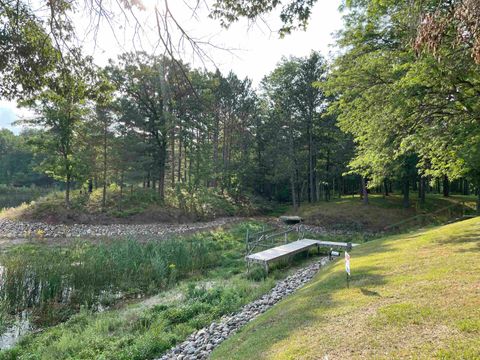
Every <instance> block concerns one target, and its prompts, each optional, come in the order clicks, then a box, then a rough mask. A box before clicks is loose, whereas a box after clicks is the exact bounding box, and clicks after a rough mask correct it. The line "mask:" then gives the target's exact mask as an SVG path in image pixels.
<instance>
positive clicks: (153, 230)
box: [0, 217, 239, 239]
mask: <svg viewBox="0 0 480 360" xmlns="http://www.w3.org/2000/svg"><path fill="white" fill-rule="evenodd" d="M238 220H239V219H238V218H235V217H229V218H218V219H216V220H213V221H208V222H196V223H189V224H164V223H156V224H111V225H88V224H73V225H51V224H45V223H29V222H20V221H12V220H8V219H0V238H11V239H16V238H28V237H35V236H41V237H46V238H70V237H98V236H101V237H110V236H135V237H139V236H143V237H148V236H154V237H160V238H163V237H166V236H171V235H176V234H184V233H190V232H194V231H201V230H207V229H212V228H216V227H219V226H224V225H226V224H230V223H233V222H236V221H238Z"/></svg>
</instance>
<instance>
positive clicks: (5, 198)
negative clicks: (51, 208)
mask: <svg viewBox="0 0 480 360" xmlns="http://www.w3.org/2000/svg"><path fill="white" fill-rule="evenodd" d="M48 191H49V190H48V189H43V188H31V189H30V188H8V187H0V209H4V208H11V207H16V206H19V205H21V204H23V203H29V202H31V201H32V200H36V199H38V198H39V197H41V196H43V195H46V194H47V193H48Z"/></svg>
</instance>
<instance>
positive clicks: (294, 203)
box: [290, 172, 298, 213]
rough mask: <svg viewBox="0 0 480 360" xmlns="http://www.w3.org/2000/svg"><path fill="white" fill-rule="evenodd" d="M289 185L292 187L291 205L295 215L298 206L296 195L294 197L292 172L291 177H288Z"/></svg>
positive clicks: (294, 189) (294, 188) (294, 187)
mask: <svg viewBox="0 0 480 360" xmlns="http://www.w3.org/2000/svg"><path fill="white" fill-rule="evenodd" d="M290 183H291V187H292V205H293V211H294V212H295V213H296V212H297V210H298V204H297V195H296V192H297V191H296V186H295V175H294V173H293V172H292V175H291V177H290Z"/></svg>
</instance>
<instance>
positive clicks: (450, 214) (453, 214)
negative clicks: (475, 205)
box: [383, 201, 473, 232]
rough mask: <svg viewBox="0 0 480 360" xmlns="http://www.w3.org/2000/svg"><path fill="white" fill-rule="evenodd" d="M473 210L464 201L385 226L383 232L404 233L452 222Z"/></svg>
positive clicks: (471, 212)
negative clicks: (422, 227)
mask: <svg viewBox="0 0 480 360" xmlns="http://www.w3.org/2000/svg"><path fill="white" fill-rule="evenodd" d="M472 214H473V210H472V209H471V208H470V207H468V206H467V205H466V204H465V202H464V201H461V202H458V203H455V204H452V205H449V206H446V207H443V208H440V209H438V210H435V211H432V212H429V213H427V212H425V213H421V214H418V215H415V216H412V217H410V218H408V219H405V220H402V221H399V222H397V223H394V224H391V225H388V226H385V227H384V228H383V230H384V231H392V232H395V231H404V230H406V229H408V228H411V227H416V226H424V225H427V224H432V223H445V222H450V221H452V220H457V219H462V218H466V217H469V216H472Z"/></svg>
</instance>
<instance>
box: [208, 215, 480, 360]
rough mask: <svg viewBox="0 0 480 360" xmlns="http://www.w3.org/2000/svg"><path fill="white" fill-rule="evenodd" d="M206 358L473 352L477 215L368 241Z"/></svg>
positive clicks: (478, 299) (479, 294) (479, 300)
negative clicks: (347, 260) (347, 267)
mask: <svg viewBox="0 0 480 360" xmlns="http://www.w3.org/2000/svg"><path fill="white" fill-rule="evenodd" d="M351 268H352V278H351V281H350V288H347V286H346V280H345V270H344V260H343V259H339V260H337V261H335V262H334V263H332V264H330V265H329V266H328V267H327V268H325V269H324V270H322V271H321V272H320V273H319V274H318V275H317V276H316V278H314V280H313V281H312V282H310V283H309V284H308V285H307V286H305V287H304V288H302V289H301V290H299V291H298V292H297V293H295V294H294V295H292V296H290V297H288V298H286V299H285V300H283V301H282V302H280V303H279V304H277V305H276V306H274V307H273V308H272V309H270V310H269V311H267V312H266V313H265V314H263V315H261V316H260V317H259V318H258V319H256V320H255V321H253V322H251V323H250V324H248V325H247V326H246V327H245V328H243V329H242V330H241V331H240V332H239V333H238V334H236V335H235V336H233V337H232V338H230V339H229V340H227V341H226V342H224V343H223V344H222V345H221V346H220V347H219V348H218V349H217V350H216V351H215V352H214V353H213V357H212V358H213V359H275V360H281V359H329V360H332V359H396V358H408V359H410V358H413V359H432V358H438V359H480V218H474V219H470V220H466V221H462V222H458V223H455V224H451V225H447V226H441V227H436V228H433V229H429V230H424V231H417V232H415V233H410V234H407V235H400V236H391V237H387V238H384V239H380V240H375V241H371V242H369V243H367V244H364V245H362V246H360V247H358V248H356V249H355V250H354V251H353V252H352V260H351Z"/></svg>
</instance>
